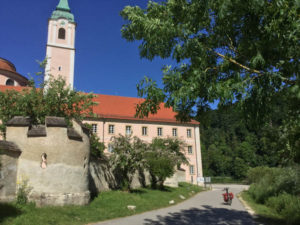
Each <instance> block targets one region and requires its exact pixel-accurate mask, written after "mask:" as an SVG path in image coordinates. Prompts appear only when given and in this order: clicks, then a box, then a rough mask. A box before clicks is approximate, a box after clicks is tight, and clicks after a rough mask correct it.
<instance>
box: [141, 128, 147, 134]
mask: <svg viewBox="0 0 300 225" xmlns="http://www.w3.org/2000/svg"><path fill="white" fill-rule="evenodd" d="M142 135H143V136H146V135H148V129H147V127H142Z"/></svg>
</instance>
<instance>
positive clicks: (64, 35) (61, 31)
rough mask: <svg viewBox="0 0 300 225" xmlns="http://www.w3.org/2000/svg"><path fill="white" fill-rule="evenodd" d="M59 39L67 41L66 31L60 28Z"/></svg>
mask: <svg viewBox="0 0 300 225" xmlns="http://www.w3.org/2000/svg"><path fill="white" fill-rule="evenodd" d="M58 39H63V40H65V39H66V30H65V29H64V28H59V30H58Z"/></svg>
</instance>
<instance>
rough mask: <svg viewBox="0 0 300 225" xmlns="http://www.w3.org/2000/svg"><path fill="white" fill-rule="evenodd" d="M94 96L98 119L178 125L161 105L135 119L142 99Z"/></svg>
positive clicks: (0, 88) (1, 89)
mask: <svg viewBox="0 0 300 225" xmlns="http://www.w3.org/2000/svg"><path fill="white" fill-rule="evenodd" d="M23 88H24V87H12V86H2V85H0V91H5V90H9V89H14V90H17V91H21V90H22V89H23ZM94 95H95V96H96V97H95V98H94V101H95V102H97V103H98V105H96V106H94V107H93V112H94V113H95V114H97V116H98V117H99V118H107V119H124V120H137V121H149V122H166V123H180V122H179V121H177V120H176V118H175V116H176V113H175V112H173V110H172V109H171V108H165V107H164V104H163V103H162V104H161V105H160V110H158V112H157V114H155V115H149V116H148V117H147V118H135V110H136V106H137V104H140V103H141V102H142V101H143V99H141V98H131V97H121V96H113V95H102V94H94ZM188 124H195V125H198V124H199V122H197V121H195V120H192V121H191V122H188Z"/></svg>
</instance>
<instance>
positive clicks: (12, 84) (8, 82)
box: [6, 79, 15, 86]
mask: <svg viewBox="0 0 300 225" xmlns="http://www.w3.org/2000/svg"><path fill="white" fill-rule="evenodd" d="M6 86H15V82H14V81H13V80H12V79H7V81H6Z"/></svg>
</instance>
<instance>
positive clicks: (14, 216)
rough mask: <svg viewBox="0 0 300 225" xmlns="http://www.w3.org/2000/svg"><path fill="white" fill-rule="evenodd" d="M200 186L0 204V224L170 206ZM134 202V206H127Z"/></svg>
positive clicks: (77, 220) (78, 224) (92, 218)
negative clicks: (58, 203)
mask: <svg viewBox="0 0 300 225" xmlns="http://www.w3.org/2000/svg"><path fill="white" fill-rule="evenodd" d="M202 190H203V189H202V188H201V187H198V186H195V185H190V184H187V183H181V184H180V186H179V188H166V190H164V191H160V190H152V189H148V188H140V189H137V190H135V191H133V192H132V193H129V192H122V191H108V192H103V193H101V194H100V195H99V196H98V197H97V198H95V199H94V200H93V201H92V202H91V203H90V204H89V205H87V206H65V207H43V208H37V207H35V205H34V204H32V203H31V204H27V205H24V206H21V205H18V204H0V224H2V225H33V224H34V225H68V224H70V225H71V224H72V225H82V224H87V223H92V222H97V221H102V220H108V219H112V218H118V217H124V216H130V215H133V214H137V213H141V212H145V211H149V210H153V209H158V208H162V207H167V206H169V201H170V200H174V201H175V203H178V202H181V201H183V200H182V199H181V198H180V197H179V195H183V196H185V197H186V198H189V197H191V196H193V195H195V194H196V193H198V192H200V191H202ZM127 205H135V206H136V210H134V211H132V210H128V209H127Z"/></svg>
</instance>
